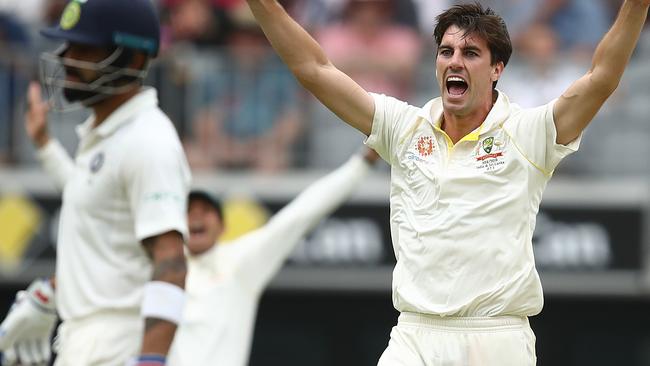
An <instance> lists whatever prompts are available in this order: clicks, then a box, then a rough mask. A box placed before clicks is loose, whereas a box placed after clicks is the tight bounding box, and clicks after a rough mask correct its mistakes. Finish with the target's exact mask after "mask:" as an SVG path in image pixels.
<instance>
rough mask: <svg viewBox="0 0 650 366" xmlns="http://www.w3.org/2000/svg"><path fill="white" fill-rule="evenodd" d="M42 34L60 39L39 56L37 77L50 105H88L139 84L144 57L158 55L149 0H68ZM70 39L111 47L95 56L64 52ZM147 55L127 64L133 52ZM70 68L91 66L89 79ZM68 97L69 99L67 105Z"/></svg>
mask: <svg viewBox="0 0 650 366" xmlns="http://www.w3.org/2000/svg"><path fill="white" fill-rule="evenodd" d="M41 34H42V35H43V36H45V37H47V38H50V39H54V40H60V41H63V42H64V45H63V47H62V48H61V49H59V51H57V52H55V53H44V54H43V55H42V56H41V81H42V83H43V84H44V86H45V89H46V91H47V93H48V94H49V100H50V103H51V104H52V106H53V107H54V108H55V109H59V110H64V109H68V108H69V107H74V103H75V102H80V103H81V104H82V105H84V106H86V107H90V106H92V105H94V104H96V103H98V102H101V101H102V100H104V99H106V98H108V97H110V96H112V95H117V94H122V93H125V92H127V91H129V90H132V89H133V88H136V87H138V86H139V85H141V83H142V81H143V80H144V78H145V77H146V74H147V68H148V65H149V59H150V58H153V57H155V56H157V55H158V49H159V46H160V23H159V21H158V15H157V13H156V9H155V8H154V5H153V4H152V2H151V0H72V1H70V2H69V3H68V5H67V6H66V8H65V9H64V11H63V14H62V16H61V21H60V22H59V25H58V26H56V27H52V28H46V29H43V30H41ZM70 44H80V45H86V46H91V47H98V48H105V49H106V50H108V51H109V52H112V53H111V54H110V55H109V56H108V57H107V58H106V59H104V60H102V61H100V62H87V61H83V60H76V59H72V58H68V57H67V56H66V50H67V49H68V47H69V45H70ZM136 52H140V53H142V54H144V55H146V56H147V61H146V63H145V65H144V67H143V68H137V69H136V68H131V61H132V60H133V59H134V57H135V53H136ZM73 69H86V70H92V71H94V72H95V74H96V75H97V77H96V78H95V79H94V80H84V81H71V80H67V79H66V73H68V72H73V71H74V70H73ZM66 101H67V102H69V103H73V104H72V105H67V103H66Z"/></svg>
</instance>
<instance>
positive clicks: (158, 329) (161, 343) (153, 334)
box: [140, 318, 176, 356]
mask: <svg viewBox="0 0 650 366" xmlns="http://www.w3.org/2000/svg"><path fill="white" fill-rule="evenodd" d="M175 333H176V324H174V323H172V322H168V321H166V320H162V319H156V318H148V319H145V330H144V337H143V339H142V349H141V351H140V353H141V354H157V355H165V356H166V355H167V353H168V352H169V348H170V347H171V345H172V341H173V340H174V334H175Z"/></svg>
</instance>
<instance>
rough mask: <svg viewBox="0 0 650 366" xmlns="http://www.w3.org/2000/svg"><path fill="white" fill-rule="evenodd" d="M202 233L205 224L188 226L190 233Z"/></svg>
mask: <svg viewBox="0 0 650 366" xmlns="http://www.w3.org/2000/svg"><path fill="white" fill-rule="evenodd" d="M204 233H205V226H203V225H191V226H190V235H202V234H204Z"/></svg>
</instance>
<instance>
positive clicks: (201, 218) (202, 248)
mask: <svg viewBox="0 0 650 366" xmlns="http://www.w3.org/2000/svg"><path fill="white" fill-rule="evenodd" d="M187 219H188V226H189V229H190V240H189V242H188V243H187V248H188V249H189V251H190V253H192V254H194V255H198V254H201V253H204V252H206V251H207V250H209V249H210V248H212V247H213V246H214V245H215V244H216V243H217V239H218V238H219V235H221V233H222V232H223V225H222V224H221V218H220V217H219V214H218V213H217V210H216V209H215V208H214V207H212V205H211V204H210V203H208V202H206V201H204V200H201V199H193V200H190V202H189V207H188V210H187Z"/></svg>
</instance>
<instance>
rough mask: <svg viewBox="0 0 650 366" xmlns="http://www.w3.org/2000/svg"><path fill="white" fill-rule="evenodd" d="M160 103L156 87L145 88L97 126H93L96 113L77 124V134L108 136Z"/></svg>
mask: <svg viewBox="0 0 650 366" xmlns="http://www.w3.org/2000/svg"><path fill="white" fill-rule="evenodd" d="M157 105H158V95H157V93H156V89H153V88H143V89H142V91H140V93H138V94H136V95H135V96H133V98H131V99H129V100H128V101H127V102H126V103H124V104H122V105H121V106H119V107H118V108H117V109H116V110H114V111H113V113H111V115H110V116H108V118H107V119H106V120H105V121H104V122H102V124H100V125H99V126H97V127H96V128H93V124H94V123H95V115H94V114H92V115H91V116H90V117H88V118H87V119H86V120H85V121H84V122H83V123H82V124H80V125H79V126H77V128H76V130H77V135H78V136H79V138H80V139H84V138H86V137H88V136H89V135H90V134H91V133H95V134H97V136H99V137H107V136H110V135H111V134H113V133H114V132H115V131H117V130H118V129H119V128H120V127H121V126H123V125H124V124H126V123H127V122H129V121H131V117H133V116H134V115H135V114H137V113H139V112H140V111H141V110H143V109H147V108H151V107H155V106H157Z"/></svg>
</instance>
